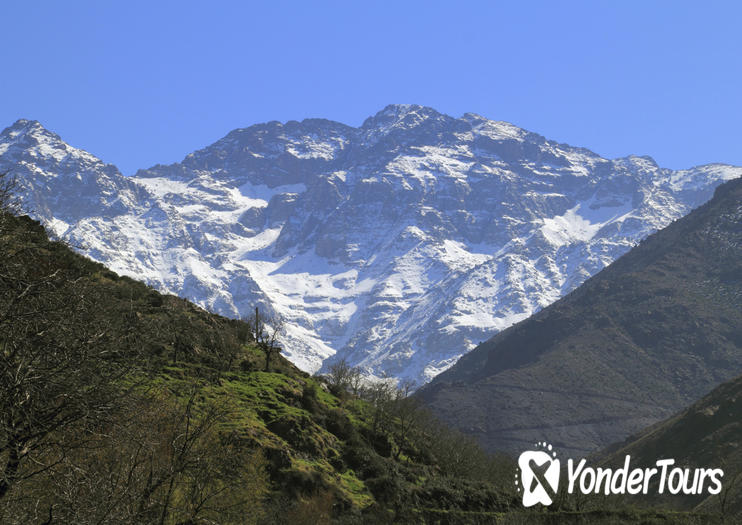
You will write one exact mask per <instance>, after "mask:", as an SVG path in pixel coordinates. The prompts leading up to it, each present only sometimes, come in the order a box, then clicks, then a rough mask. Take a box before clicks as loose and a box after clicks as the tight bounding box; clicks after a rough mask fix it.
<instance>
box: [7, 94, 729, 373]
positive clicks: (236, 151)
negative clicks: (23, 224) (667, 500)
mask: <svg viewBox="0 0 742 525" xmlns="http://www.w3.org/2000/svg"><path fill="white" fill-rule="evenodd" d="M6 170H9V171H11V173H13V174H15V175H16V176H17V177H18V179H19V180H20V182H21V184H22V188H23V192H24V200H25V204H26V207H27V208H29V209H30V210H31V211H32V212H33V214H34V216H35V217H36V218H39V219H40V220H42V221H43V222H44V223H46V224H47V225H49V227H50V228H52V229H53V231H54V232H55V233H56V234H58V235H60V236H63V237H65V238H67V239H69V240H70V241H71V242H72V244H73V245H75V246H78V247H79V248H80V249H81V250H82V251H83V252H84V253H86V254H87V255H89V256H90V257H92V258H94V259H96V260H97V261H100V262H102V263H104V264H106V265H107V266H109V267H111V268H112V269H114V270H115V271H117V272H119V273H122V274H126V275H129V276H133V277H137V278H141V279H144V280H146V281H147V283H149V284H151V285H153V286H155V287H157V288H158V289H159V290H161V291H164V292H168V293H175V294H177V295H180V296H182V297H186V298H188V299H191V300H193V301H195V302H196V303H198V304H199V305H201V306H203V307H205V308H207V309H209V310H211V311H214V312H218V313H220V314H224V315H228V316H232V317H237V316H240V315H242V314H245V313H248V311H249V309H250V308H251V307H253V306H254V305H255V304H260V305H262V306H263V307H264V308H266V309H272V310H273V311H274V313H278V314H281V315H282V316H284V317H285V318H286V321H287V323H286V327H287V334H286V351H287V356H288V357H289V358H290V359H291V360H292V361H293V362H294V363H295V364H297V365H298V366H300V367H301V368H303V369H305V370H311V371H314V370H317V369H318V368H320V367H321V366H322V365H323V363H325V366H326V364H327V360H328V358H330V357H332V356H333V355H335V354H336V353H337V355H336V357H335V358H343V357H344V358H346V359H348V360H349V361H350V362H351V364H356V365H360V366H362V367H364V368H365V369H366V370H367V371H368V372H369V373H371V374H376V375H384V374H389V375H392V376H395V377H403V378H410V379H415V380H417V381H418V383H423V382H425V381H427V380H429V379H430V378H432V377H433V376H435V375H436V374H437V373H439V372H440V371H442V370H445V369H446V368H447V367H449V366H451V364H453V363H454V362H455V361H456V360H457V359H458V358H459V357H460V356H461V355H462V354H463V353H465V352H467V351H468V350H470V349H472V348H473V347H474V346H475V345H476V344H477V343H478V342H479V341H481V340H484V339H485V338H486V337H488V336H490V335H491V334H492V333H494V332H497V331H499V330H502V329H504V328H507V327H508V326H510V325H512V324H513V323H514V322H517V321H520V320H523V319H525V318H527V317H528V316H529V315H530V314H532V313H533V312H534V311H537V310H538V309H540V308H542V307H544V306H547V305H548V304H550V303H552V302H553V301H555V300H556V299H558V298H559V297H561V296H563V295H564V294H565V293H567V292H569V291H570V290H572V289H573V288H574V287H576V286H577V285H579V284H580V283H581V282H583V281H584V280H585V279H586V278H588V277H589V276H591V275H593V274H595V273H596V272H597V271H599V270H600V269H602V268H603V267H605V266H606V265H607V264H609V263H610V262H612V261H613V260H614V259H615V258H616V257H618V256H620V255H621V254H623V253H624V252H625V251H627V250H628V249H629V248H630V247H631V246H633V245H634V244H635V243H637V242H638V241H640V240H641V239H642V238H644V237H646V235H648V234H649V233H651V232H653V231H655V230H657V229H659V228H662V227H663V226H665V225H667V224H668V223H669V222H670V221H672V220H673V219H675V218H678V217H680V216H682V215H684V214H686V213H687V212H688V211H690V210H691V209H692V208H694V207H696V206H698V205H700V204H701V203H703V202H705V201H706V200H707V199H708V198H710V196H711V194H712V191H713V188H714V187H716V186H717V185H718V184H720V183H721V182H723V181H724V180H728V179H731V178H734V177H738V176H740V175H742V169H740V168H734V167H731V166H723V165H709V166H703V167H698V168H694V169H691V170H684V171H671V170H667V169H662V168H660V167H658V166H657V165H656V164H655V163H654V161H652V159H650V158H648V157H628V158H624V159H616V160H606V159H603V158H601V157H599V156H598V155H596V154H594V153H592V152H590V151H587V150H585V149H580V148H574V147H571V146H567V145H564V144H558V143H556V142H553V141H549V140H547V139H545V138H544V137H541V136H539V135H537V134H534V133H530V132H527V131H525V130H522V129H520V128H517V127H515V126H513V125H511V124H507V123H505V122H495V121H491V120H487V119H485V118H483V117H480V116H477V115H472V114H466V115H464V116H462V117H461V118H452V117H450V116H447V115H443V114H440V113H438V112H436V111H435V110H433V109H430V108H425V107H421V106H411V105H394V106H389V107H387V108H385V109H384V110H382V111H380V112H379V113H378V114H376V115H375V116H373V117H371V118H369V119H367V120H366V122H364V123H363V125H362V126H360V127H358V128H353V127H349V126H346V125H343V124H340V123H337V122H331V121H327V120H320V119H309V120H304V121H302V122H294V121H291V122H287V123H285V124H281V123H278V122H269V123H266V124H259V125H255V126H251V127H249V128H246V129H237V130H234V131H232V132H230V133H229V134H228V135H227V136H225V137H224V138H223V139H221V140H219V141H217V142H216V143H214V144H212V145H210V146H208V147H206V148H204V149H202V150H199V151H196V152H194V153H192V154H190V155H188V156H187V157H186V158H185V159H184V160H183V161H182V162H181V163H177V164H172V165H169V166H160V165H158V166H155V167H153V168H151V169H148V170H143V171H139V172H138V173H137V174H136V175H135V176H134V177H124V176H122V175H121V174H120V173H119V172H118V171H117V170H116V168H115V167H113V166H110V165H106V164H104V163H103V162H101V161H100V160H98V159H96V158H95V157H93V156H92V155H90V154H88V153H86V152H84V151H81V150H78V149H75V148H72V147H70V146H69V145H67V144H65V143H64V142H63V141H62V140H61V138H60V137H59V136H57V135H55V134H54V133H51V132H49V131H48V130H46V129H44V128H43V127H42V126H41V125H40V124H39V123H37V122H32V121H18V122H16V123H15V124H14V125H13V126H11V127H9V128H7V129H6V130H5V131H3V132H2V133H1V134H0V171H6Z"/></svg>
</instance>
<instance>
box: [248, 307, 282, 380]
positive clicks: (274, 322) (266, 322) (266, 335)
mask: <svg viewBox="0 0 742 525" xmlns="http://www.w3.org/2000/svg"><path fill="white" fill-rule="evenodd" d="M246 322H247V323H248V324H249V325H250V326H251V327H252V329H253V339H254V340H255V343H256V344H257V345H258V348H260V349H261V350H262V351H263V353H264V354H265V371H266V372H268V371H269V370H270V364H271V358H272V357H273V356H276V355H278V354H280V353H281V347H280V346H279V345H278V342H279V340H280V338H281V336H282V335H283V334H284V331H285V325H284V321H283V319H282V318H281V317H280V316H278V315H276V316H273V317H266V316H264V315H260V310H259V309H258V307H257V306H256V307H255V315H254V316H252V317H250V318H249V319H248V320H247V321H246Z"/></svg>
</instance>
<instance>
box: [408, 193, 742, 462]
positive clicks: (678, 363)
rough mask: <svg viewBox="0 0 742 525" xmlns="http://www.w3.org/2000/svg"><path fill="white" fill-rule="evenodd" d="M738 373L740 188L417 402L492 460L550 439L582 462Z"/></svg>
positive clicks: (491, 346)
mask: <svg viewBox="0 0 742 525" xmlns="http://www.w3.org/2000/svg"><path fill="white" fill-rule="evenodd" d="M740 373H742V180H734V181H730V182H727V183H725V184H724V185H723V186H720V187H719V188H717V190H716V194H715V196H714V198H713V199H712V200H711V201H709V202H708V203H706V204H704V205H703V206H701V207H699V208H697V209H696V210H694V211H693V212H691V213H690V214H689V215H687V216H685V217H683V218H682V219H680V220H678V221H675V222H674V223H673V224H671V225H670V226H668V227H666V228H665V229H663V230H661V231H659V232H658V233H655V234H653V235H651V236H650V237H648V238H647V239H645V240H644V241H643V242H642V243H641V244H640V245H639V246H637V247H635V248H634V249H632V250H631V251H630V252H629V253H627V254H626V255H624V256H623V257H621V258H619V259H618V260H617V261H615V262H614V263H613V264H611V265H610V266H609V267H607V268H606V269H604V270H603V271H601V272H600V273H598V274H597V275H596V276H594V277H592V278H591V279H589V280H588V281H587V282H586V283H584V284H583V285H582V286H580V287H579V288H577V289H576V290H575V291H573V292H572V293H570V294H569V295H567V296H566V297H564V298H562V299H560V300H559V301H557V302H556V303H554V304H552V305H551V306H549V307H547V308H545V309H543V310H541V311H540V312H538V313H537V314H535V315H534V316H532V317H531V318H529V319H527V320H526V321H523V322H521V323H518V324H516V325H515V326H512V327H510V328H509V329H507V330H505V331H503V332H500V333H499V334H497V335H495V336H494V337H493V338H491V339H490V340H489V341H487V342H485V343H483V344H482V345H480V346H479V347H478V348H476V349H474V350H473V351H471V352H470V353H468V354H467V355H465V356H463V357H462V358H461V359H460V360H459V361H458V363H456V365H455V366H453V367H452V368H451V369H449V370H447V371H446V372H444V373H442V374H440V375H439V376H437V377H436V378H435V379H434V380H433V381H432V382H431V383H430V384H428V385H426V386H425V387H423V388H422V389H421V390H420V391H419V392H418V394H417V395H419V396H420V398H421V399H422V400H423V401H424V402H425V403H426V404H428V406H430V407H431V409H432V410H433V411H434V412H435V413H436V414H438V415H439V416H441V417H442V418H443V419H444V420H445V421H448V422H449V423H452V424H453V425H454V426H456V427H458V428H460V429H461V430H463V431H464V432H467V433H469V434H471V435H474V436H476V437H477V438H478V439H480V441H481V442H482V443H483V444H484V445H485V446H486V447H487V448H489V449H490V450H506V451H509V452H511V453H519V452H520V451H522V450H524V449H525V448H527V447H528V446H529V445H532V443H535V442H537V441H538V440H543V439H546V440H548V441H549V442H550V443H553V444H554V446H556V447H557V448H558V449H559V450H562V451H565V452H566V453H567V454H568V455H571V456H573V457H575V456H584V455H586V454H589V453H591V452H595V451H596V450H598V449H599V448H601V447H605V446H607V445H609V444H611V443H613V442H616V441H620V440H622V439H625V438H626V437H627V436H629V435H630V434H632V433H635V432H638V431H639V430H641V429H643V428H645V427H647V426H649V425H651V424H654V423H656V422H657V421H659V420H661V419H664V418H667V417H670V416H671V415H672V414H674V413H675V412H677V411H679V410H681V409H683V408H685V407H687V406H689V405H690V404H691V403H693V402H694V401H696V400H697V399H699V398H700V397H701V396H703V395H705V394H706V393H707V392H709V390H711V389H712V388H713V387H715V386H716V385H718V384H719V383H721V382H722V381H727V380H729V379H731V378H733V377H735V376H738V375H739V374H740ZM724 417H726V416H724ZM735 428H736V427H735ZM676 437H677V438H678V439H680V436H679V435H678V436H676ZM669 439H675V438H674V437H672V436H669ZM699 447H700V445H699Z"/></svg>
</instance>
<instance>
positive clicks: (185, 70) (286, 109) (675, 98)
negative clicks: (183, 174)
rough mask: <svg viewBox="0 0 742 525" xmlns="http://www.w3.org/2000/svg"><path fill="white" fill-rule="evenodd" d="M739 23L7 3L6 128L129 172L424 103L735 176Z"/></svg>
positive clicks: (0, 104) (445, 9) (525, 7)
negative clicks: (310, 122)
mask: <svg viewBox="0 0 742 525" xmlns="http://www.w3.org/2000/svg"><path fill="white" fill-rule="evenodd" d="M154 4H156V5H154ZM741 23H742V2H732V1H730V2H713V1H705V2H682V1H636V2H632V1H623V0H621V1H619V0H616V1H610V2H609V1H599V0H592V1H583V2H577V1H572V2H570V1H559V2H557V1H553V0H549V1H542V2H527V1H516V0H512V1H509V2H502V1H486V2H485V1H483V2H464V1H458V2H433V1H425V2H413V1H396V2H381V1H378V2H353V1H344V2H323V1H312V2H304V1H302V2H299V1H297V2H280V1H271V2H268V1H266V2H220V1H212V2H198V3H196V2H193V3H190V2H186V1H178V2H154V1H152V2H138V1H131V0H127V1H122V2H103V1H96V2H93V1H90V2H75V1H65V2H58V1H33V2H31V1H28V2H25V1H20V0H19V1H8V2H3V5H2V8H0V26H1V27H2V53H0V71H1V72H2V75H0V128H3V127H5V126H8V125H10V124H11V123H12V122H14V121H15V120H16V119H18V118H21V117H23V118H31V119H36V120H39V121H41V122H42V124H44V125H45V126H46V127H48V128H50V129H52V130H54V131H56V132H57V133H59V134H60V135H61V136H62V138H64V139H65V140H66V141H67V142H69V143H71V144H73V145H75V146H77V147H81V148H83V149H87V150H88V151H90V152H92V153H94V154H95V155H98V156H99V157H101V158H102V159H103V160H105V161H107V162H111V163H113V164H116V165H117V166H118V167H119V168H120V169H121V170H122V171H123V172H124V173H125V174H131V173H133V172H134V171H135V170H136V169H137V168H144V167H149V166H151V165H153V164H155V163H158V162H161V163H169V162H174V161H179V160H181V159H182V158H183V157H184V156H185V155H186V154H187V153H189V152H191V151H193V150H194V149H197V148H200V147H203V146H206V145H207V144H210V143H211V142H213V141H215V140H217V139H218V138H220V137H222V136H224V135H225V134H226V133H227V132H229V131H230V130H231V129H234V128H237V127H246V126H249V125H251V124H255V123H258V122H265V121H268V120H280V121H286V120H301V119H303V118H307V117H323V118H329V119H333V120H338V121H341V122H344V123H346V124H350V125H355V126H357V125H360V124H361V123H362V122H363V120H364V119H365V118H366V117H367V116H369V115H372V114H374V113H375V112H377V111H378V110H380V109H381V108H382V107H384V106H385V105H387V104H390V103H418V104H424V105H428V106H432V107H434V108H436V109H437V110H439V111H441V112H444V113H448V114H450V115H453V116H460V115H461V114H463V113H466V112H475V113H479V114H481V115H484V116H486V117H488V118H492V119H496V120H506V121H509V122H512V123H514V124H516V125H518V126H521V127H524V128H526V129H529V130H531V131H535V132H538V133H540V134H542V135H545V136H546V137H548V138H551V139H554V140H558V141H560V142H567V143H570V144H573V145H576V146H584V147H588V148H590V149H592V150H594V151H595V152H597V153H599V154H601V155H604V156H607V157H617V156H623V155H627V154H630V153H634V154H646V155H651V156H653V157H654V158H655V159H656V160H657V161H658V162H659V163H660V164H661V165H663V166H666V167H671V168H682V167H690V166H693V165H697V164H702V163H707V162H715V161H718V162H728V163H732V164H738V165H742V30H740V27H742V26H741Z"/></svg>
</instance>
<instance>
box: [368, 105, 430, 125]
mask: <svg viewBox="0 0 742 525" xmlns="http://www.w3.org/2000/svg"><path fill="white" fill-rule="evenodd" d="M443 116H444V115H442V114H441V113H439V112H438V111H436V110H434V109H433V108H430V107H427V106H420V105H418V104H389V105H388V106H386V107H385V108H384V109H382V110H381V111H379V112H378V113H376V114H375V115H374V116H373V117H369V118H367V119H366V120H365V121H364V122H363V125H362V126H361V128H378V127H381V128H389V127H403V128H412V127H415V126H417V125H419V124H420V123H422V122H424V121H426V120H428V119H430V118H439V117H443Z"/></svg>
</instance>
